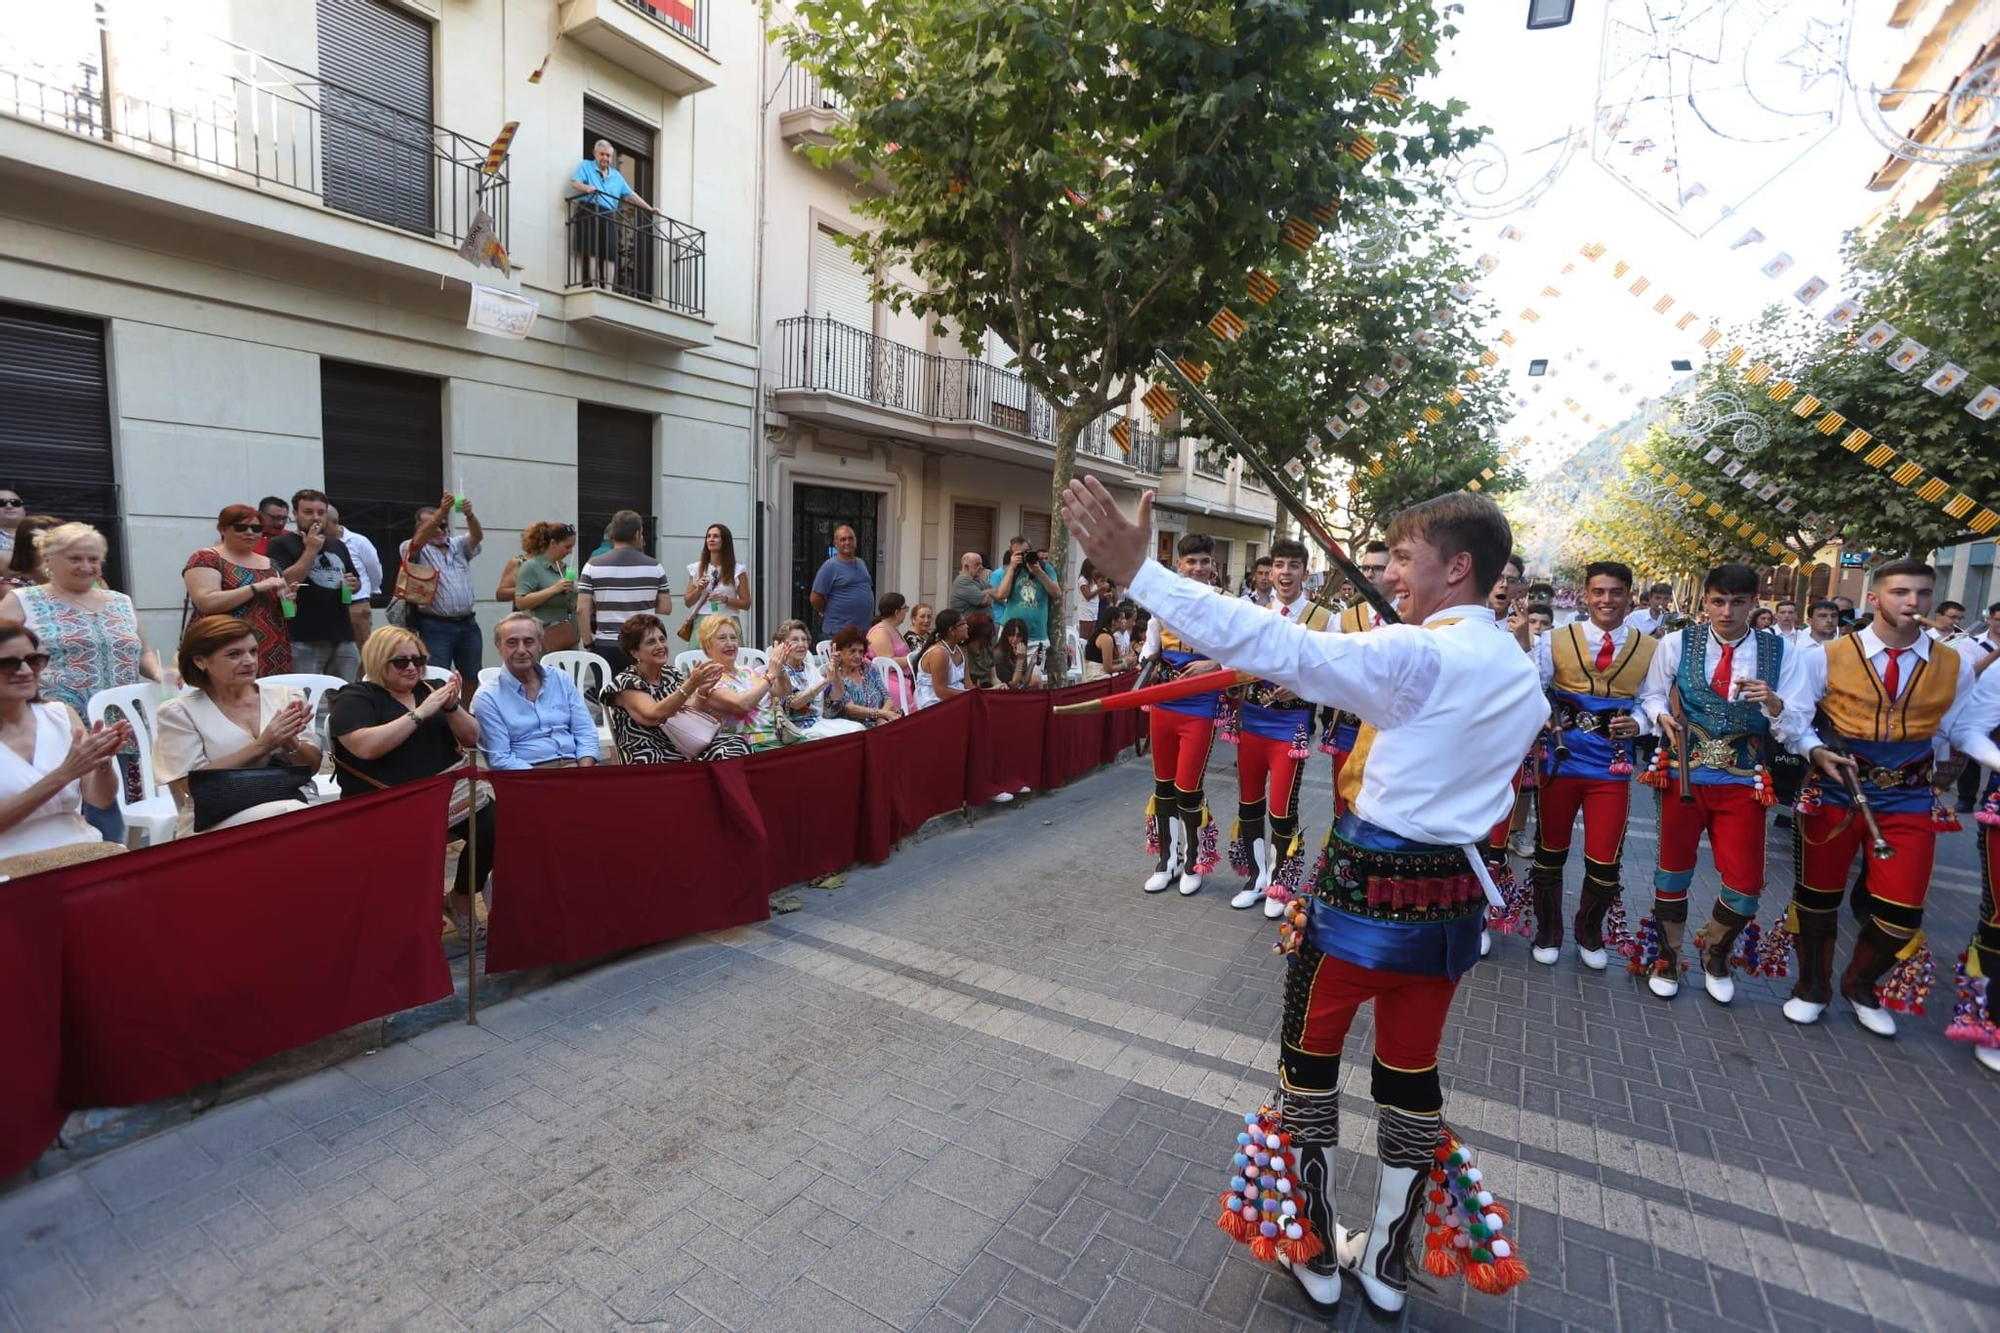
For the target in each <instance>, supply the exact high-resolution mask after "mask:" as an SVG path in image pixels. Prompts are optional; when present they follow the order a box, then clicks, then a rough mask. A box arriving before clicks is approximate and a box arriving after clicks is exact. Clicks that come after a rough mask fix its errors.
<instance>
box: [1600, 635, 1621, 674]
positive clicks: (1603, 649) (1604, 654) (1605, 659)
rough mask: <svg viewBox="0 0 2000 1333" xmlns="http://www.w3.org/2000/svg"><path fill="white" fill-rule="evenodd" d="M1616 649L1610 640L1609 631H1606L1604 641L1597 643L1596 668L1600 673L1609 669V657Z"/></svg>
mask: <svg viewBox="0 0 2000 1333" xmlns="http://www.w3.org/2000/svg"><path fill="white" fill-rule="evenodd" d="M1617 651H1618V650H1617V647H1616V646H1615V645H1614V644H1613V643H1612V642H1611V635H1610V633H1609V632H1606V634H1605V636H1604V641H1603V642H1602V643H1600V644H1598V645H1597V670H1598V673H1599V674H1600V675H1601V674H1603V673H1604V672H1606V671H1609V670H1611V657H1612V654H1614V653H1616V652H1617Z"/></svg>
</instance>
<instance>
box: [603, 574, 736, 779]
mask: <svg viewBox="0 0 2000 1333" xmlns="http://www.w3.org/2000/svg"><path fill="white" fill-rule="evenodd" d="M670 647H671V645H670V643H669V642H668V639H667V627H666V626H665V625H664V624H662V623H661V622H660V618H659V617H658V616H656V615H653V614H651V613H649V612H643V611H642V612H640V613H639V614H637V615H633V616H628V617H626V619H625V624H624V626H623V627H622V628H621V629H620V630H619V631H618V648H619V651H621V652H623V653H624V654H625V655H626V656H627V657H629V658H631V659H632V665H631V666H629V667H627V668H626V669H625V670H623V671H621V672H619V673H618V678H617V679H616V680H613V681H612V682H611V684H610V685H609V686H608V687H607V688H606V689H605V691H604V702H605V704H606V706H607V707H608V708H609V711H610V716H611V737H612V739H613V740H614V741H615V742H617V745H618V757H619V759H620V760H621V761H622V762H624V763H627V764H685V763H689V762H691V761H696V760H710V759H740V758H742V757H743V756H744V755H747V754H749V753H750V745H749V742H747V741H745V740H744V739H743V738H742V737H741V736H725V735H722V734H720V730H721V728H720V720H719V718H718V717H717V715H716V712H715V711H711V709H712V706H713V693H714V690H715V687H716V683H717V682H719V681H720V680H721V679H722V677H723V674H724V669H723V666H722V664H721V663H720V662H714V661H709V662H700V663H697V664H696V665H695V666H694V667H693V668H692V669H691V670H689V671H688V672H687V674H685V675H683V674H681V673H680V672H678V671H676V670H674V669H673V668H672V667H671V666H668V665H667V658H668V657H669V656H671V653H670V652H669V649H670ZM682 712H686V713H687V715H688V721H689V723H690V724H692V725H690V726H687V727H685V728H683V727H682V726H679V725H676V726H675V727H672V728H670V727H669V726H668V725H667V724H668V722H669V721H670V720H671V719H672V718H674V717H675V716H677V715H679V714H681V713H682ZM676 735H679V737H680V739H678V740H676V739H675V737H676ZM703 737H705V739H701V743H700V744H699V745H697V744H696V743H695V742H696V740H697V739H700V738H703ZM683 746H685V747H687V748H685V749H684V748H683Z"/></svg>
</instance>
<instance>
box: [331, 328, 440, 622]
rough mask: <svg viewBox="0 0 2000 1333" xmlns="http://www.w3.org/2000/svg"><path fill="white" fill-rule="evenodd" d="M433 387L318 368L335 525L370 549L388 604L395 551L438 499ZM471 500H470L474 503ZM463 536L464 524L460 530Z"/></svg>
mask: <svg viewBox="0 0 2000 1333" xmlns="http://www.w3.org/2000/svg"><path fill="white" fill-rule="evenodd" d="M438 388H439V386H438V381H436V380H434V379H430V378H428V377H427V376H423V375H406V374H404V373H402V372H401V371H396V370H383V369H381V368H380V367H377V366H357V365H353V364H350V363H349V362H346V361H321V362H320V363H319V392H320V440H321V443H320V448H321V450H322V451H323V453H324V456H325V457H324V467H325V470H326V493H327V494H328V495H329V496H331V497H332V499H333V504H334V507H335V508H336V509H338V510H340V521H341V524H342V525H343V526H345V527H349V528H353V529H354V530H355V531H357V532H359V533H360V534H361V535H362V536H364V537H366V538H368V540H370V541H371V542H374V543H375V550H376V552H377V554H379V555H380V556H381V557H382V581H383V590H382V595H380V596H379V597H378V598H377V599H376V600H377V602H378V603H381V602H386V601H387V600H388V597H387V594H388V592H389V591H390V590H391V589H393V588H394V587H395V586H396V570H397V568H398V567H399V566H400V564H401V561H400V559H399V558H398V556H397V554H396V548H397V547H399V546H401V545H402V544H403V543H404V542H406V541H408V540H409V539H410V536H411V534H412V533H414V532H415V531H416V527H417V510H418V509H419V508H420V507H422V506H424V505H427V504H431V505H434V504H436V503H437V502H438V497H439V496H440V495H442V494H443V493H444V407H443V401H442V399H441V398H440V397H439V393H438ZM476 498H477V497H475V499H476ZM460 527H461V529H462V528H463V525H462V524H461V525H460Z"/></svg>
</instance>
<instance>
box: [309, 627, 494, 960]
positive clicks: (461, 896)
mask: <svg viewBox="0 0 2000 1333" xmlns="http://www.w3.org/2000/svg"><path fill="white" fill-rule="evenodd" d="M429 660H430V657H429V654H428V653H427V652H426V651H425V650H424V641H423V640H422V639H420V638H418V637H417V636H416V634H415V633H414V632H413V631H411V630H407V629H402V628H400V627H398V626H395V625H384V626H383V627H382V628H381V629H378V630H376V631H375V632H374V633H373V634H370V635H369V636H368V642H366V643H364V644H362V645H361V675H362V679H361V680H360V681H359V682H358V683H356V684H353V685H349V686H348V687H347V688H346V689H344V690H342V691H341V692H340V693H338V694H336V695H335V696H334V697H333V710H332V712H330V713H329V714H328V715H327V721H326V729H327V732H328V734H330V735H331V736H332V737H333V762H334V768H335V770H336V772H335V776H336V778H337V780H338V781H339V783H340V794H341V795H342V796H343V797H346V796H366V795H368V794H369V793H370V792H375V791H383V790H386V789H387V788H390V787H398V786H401V785H402V784H403V783H406V782H418V781H421V780H422V779H424V778H428V777H434V776H436V775H437V774H439V773H443V772H446V771H447V770H450V769H454V768H458V767H460V766H462V765H463V763H464V761H465V751H467V750H470V749H472V748H474V747H475V746H477V745H478V744H479V723H478V722H477V721H475V720H474V719H473V716H472V710H471V709H469V708H461V707H459V697H460V694H461V693H462V686H461V685H460V682H459V678H458V673H457V672H455V671H454V672H453V673H452V675H451V679H450V680H447V681H441V682H435V683H434V682H432V681H428V680H425V679H424V664H425V663H426V662H428V661H429ZM471 785H472V784H471V783H469V782H458V783H454V784H452V790H451V798H450V801H449V804H448V805H447V807H446V808H447V812H448V813H447V814H446V819H447V820H448V821H449V824H448V830H447V832H446V833H445V835H444V836H445V841H446V842H465V843H467V844H468V845H470V846H471V847H472V848H473V849H474V850H475V851H476V853H477V857H478V861H479V872H480V881H481V882H480V884H479V885H474V884H473V882H472V864H471V863H472V859H473V858H472V857H468V856H464V855H461V856H460V857H459V858H458V872H457V875H456V876H455V877H454V878H453V880H452V885H451V892H450V893H449V894H448V895H446V897H445V901H444V911H445V915H446V916H448V917H450V918H451V922H452V924H453V925H454V926H456V927H457V928H458V933H459V937H460V938H461V939H464V940H467V941H470V940H471V939H472V936H473V928H474V919H475V913H474V912H473V908H472V893H473V890H474V889H475V888H488V889H489V893H490V879H491V875H492V873H493V809H492V806H491V805H490V804H481V803H480V798H481V797H483V796H484V794H485V793H484V789H483V788H482V789H481V791H480V792H479V794H478V795H475V794H474V793H473V792H471V791H470V790H469V788H470V787H471ZM475 807H476V809H475ZM487 906H488V907H489V908H491V906H492V899H491V897H490V896H489V897H488V899H487ZM481 929H483V927H481Z"/></svg>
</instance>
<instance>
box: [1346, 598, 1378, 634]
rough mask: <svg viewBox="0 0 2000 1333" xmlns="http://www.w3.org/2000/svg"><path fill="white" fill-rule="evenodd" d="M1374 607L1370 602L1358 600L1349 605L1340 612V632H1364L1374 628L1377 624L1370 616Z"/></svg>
mask: <svg viewBox="0 0 2000 1333" xmlns="http://www.w3.org/2000/svg"><path fill="white" fill-rule="evenodd" d="M1372 609H1373V608H1371V607H1370V606H1369V605H1368V603H1366V602H1358V603H1356V604H1355V605H1353V606H1350V607H1348V608H1347V609H1346V610H1345V611H1342V612H1341V613H1340V632H1341V633H1342V634H1362V633H1365V632H1367V631H1368V630H1371V629H1374V628H1375V624H1374V621H1373V619H1372V618H1371V616H1370V612H1371V611H1372Z"/></svg>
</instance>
